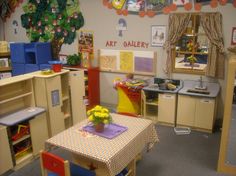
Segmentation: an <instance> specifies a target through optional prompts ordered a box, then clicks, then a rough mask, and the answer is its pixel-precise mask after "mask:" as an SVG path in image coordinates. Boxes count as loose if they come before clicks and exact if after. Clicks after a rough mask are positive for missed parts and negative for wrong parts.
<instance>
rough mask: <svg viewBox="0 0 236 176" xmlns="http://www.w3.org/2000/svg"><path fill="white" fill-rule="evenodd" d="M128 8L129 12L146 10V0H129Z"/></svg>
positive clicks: (127, 2)
mask: <svg viewBox="0 0 236 176" xmlns="http://www.w3.org/2000/svg"><path fill="white" fill-rule="evenodd" d="M126 9H127V10H128V11H129V12H139V11H142V10H145V0H127V1H126Z"/></svg>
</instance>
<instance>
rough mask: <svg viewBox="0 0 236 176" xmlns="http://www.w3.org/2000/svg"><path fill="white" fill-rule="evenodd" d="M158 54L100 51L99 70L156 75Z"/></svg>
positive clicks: (149, 52) (130, 51)
mask: <svg viewBox="0 0 236 176" xmlns="http://www.w3.org/2000/svg"><path fill="white" fill-rule="evenodd" d="M156 60H157V58H156V52H153V51H132V50H111V49H100V50H99V68H100V70H101V71H106V72H114V73H134V74H140V75H151V76H154V75H155V74H156V63H157V62H156Z"/></svg>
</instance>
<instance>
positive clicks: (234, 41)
mask: <svg viewBox="0 0 236 176" xmlns="http://www.w3.org/2000/svg"><path fill="white" fill-rule="evenodd" d="M231 45H236V27H233V29H232V37H231Z"/></svg>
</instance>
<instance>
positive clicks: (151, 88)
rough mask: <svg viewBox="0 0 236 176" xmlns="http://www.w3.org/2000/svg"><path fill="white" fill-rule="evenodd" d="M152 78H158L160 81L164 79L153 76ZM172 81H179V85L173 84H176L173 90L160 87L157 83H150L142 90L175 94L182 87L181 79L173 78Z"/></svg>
mask: <svg viewBox="0 0 236 176" xmlns="http://www.w3.org/2000/svg"><path fill="white" fill-rule="evenodd" d="M154 79H158V80H161V81H164V80H165V79H162V78H154ZM166 80H168V79H166ZM173 81H178V82H179V85H176V84H174V85H176V89H175V90H168V89H161V88H160V87H159V85H158V84H157V83H154V84H150V85H148V86H146V87H144V88H143V90H144V91H154V92H160V93H172V94H176V93H178V92H179V90H180V89H181V88H182V87H183V81H182V80H173Z"/></svg>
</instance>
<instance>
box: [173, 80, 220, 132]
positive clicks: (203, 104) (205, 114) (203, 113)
mask: <svg viewBox="0 0 236 176" xmlns="http://www.w3.org/2000/svg"><path fill="white" fill-rule="evenodd" d="M204 84H205V89H202V90H199V89H196V88H195V87H196V85H198V82H196V81H185V82H184V85H185V86H184V87H183V89H181V90H180V91H179V95H178V109H177V126H187V127H191V128H193V129H196V130H200V131H207V132H212V130H213V127H214V122H215V116H216V113H215V111H216V106H217V95H218V93H219V90H220V88H219V85H218V84H217V83H204ZM193 89H195V90H196V91H193ZM189 90H191V91H189Z"/></svg>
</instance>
